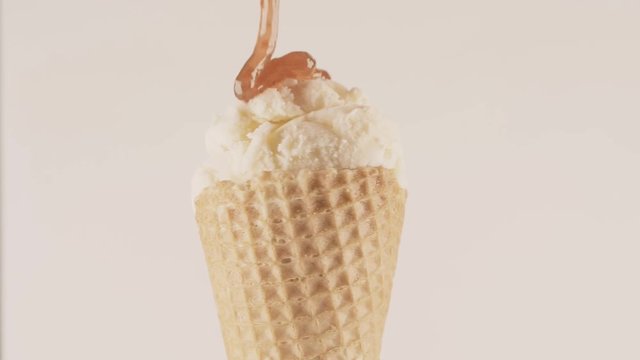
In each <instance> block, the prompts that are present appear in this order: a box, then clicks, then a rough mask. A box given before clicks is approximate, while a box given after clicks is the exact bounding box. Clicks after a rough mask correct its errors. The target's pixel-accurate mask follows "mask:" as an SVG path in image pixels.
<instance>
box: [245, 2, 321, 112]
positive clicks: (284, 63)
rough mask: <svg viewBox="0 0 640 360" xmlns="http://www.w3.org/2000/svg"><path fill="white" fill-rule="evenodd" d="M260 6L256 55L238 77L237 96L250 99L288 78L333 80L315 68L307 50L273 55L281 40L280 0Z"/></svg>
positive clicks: (263, 3)
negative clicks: (276, 56)
mask: <svg viewBox="0 0 640 360" xmlns="http://www.w3.org/2000/svg"><path fill="white" fill-rule="evenodd" d="M260 5H261V7H262V12H261V14H260V32H259V33H258V40H257V42H256V46H255V48H254V49H253V54H251V57H250V58H249V60H247V62H246V64H245V65H244V67H243V68H242V70H240V73H239V74H238V77H237V78H236V83H235V94H236V97H237V98H238V99H240V100H243V101H249V100H251V99H252V98H254V97H255V96H257V95H259V94H260V93H262V92H263V91H264V90H266V89H269V88H272V87H277V86H278V85H280V83H282V82H283V81H284V80H287V79H297V80H309V79H314V78H323V79H330V78H331V76H330V75H329V73H327V72H326V71H324V70H320V69H318V68H316V61H315V59H314V58H313V57H312V56H311V54H309V53H307V52H304V51H294V52H291V53H288V54H287V55H284V56H282V57H279V58H275V59H273V58H272V57H273V52H274V50H275V48H276V42H277V41H278V15H279V14H278V13H279V6H280V0H260Z"/></svg>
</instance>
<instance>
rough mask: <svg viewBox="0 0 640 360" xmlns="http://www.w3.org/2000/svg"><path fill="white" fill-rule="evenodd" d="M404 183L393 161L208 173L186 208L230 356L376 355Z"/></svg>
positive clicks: (356, 359)
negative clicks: (192, 210)
mask: <svg viewBox="0 0 640 360" xmlns="http://www.w3.org/2000/svg"><path fill="white" fill-rule="evenodd" d="M405 199H406V191H405V190H404V189H403V188H402V187H401V186H400V184H399V183H398V180H397V176H396V174H395V172H394V171H393V170H388V169H384V168H381V167H378V168H359V169H355V170H336V169H329V170H300V171H272V172H265V173H263V174H262V175H261V176H259V177H257V178H255V179H253V180H250V181H248V182H246V183H243V184H237V183H234V182H231V181H220V182H217V183H215V184H213V185H211V186H209V187H208V188H206V189H205V190H204V191H202V192H201V193H200V195H199V196H198V197H197V199H196V217H197V221H198V224H199V228H200V237H201V240H202V245H203V248H204V251H205V255H206V259H207V264H208V267H209V273H210V277H211V282H212V286H213V289H214V293H215V298H216V302H217V305H218V314H219V318H220V322H221V325H222V332H223V336H224V341H225V347H226V351H227V356H228V358H229V359H230V360H248V359H255V360H266V359H271V360H280V359H284V360H294V359H309V360H311V359H317V360H321V359H345V360H360V359H362V360H378V359H379V358H380V349H381V341H382V335H383V331H384V324H385V319H386V316H387V310H388V306H389V300H390V294H391V288H392V282H393V276H394V272H395V268H396V259H397V254H398V245H399V241H400V236H401V232H402V225H403V219H404V205H405Z"/></svg>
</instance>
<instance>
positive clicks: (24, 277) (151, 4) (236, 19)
mask: <svg viewBox="0 0 640 360" xmlns="http://www.w3.org/2000/svg"><path fill="white" fill-rule="evenodd" d="M3 2H4V4H3V7H4V8H3V11H2V17H3V18H2V20H3V39H2V46H3V49H2V50H3V55H2V56H3V58H2V62H3V73H2V80H3V83H2V84H3V107H2V118H3V128H2V146H3V148H2V150H3V151H2V163H3V178H2V186H3V198H2V205H3V224H4V226H3V241H4V244H3V247H4V249H3V271H2V280H3V285H4V291H3V298H2V300H3V340H4V346H3V348H2V351H3V359H5V360H41V359H61V360H62V359H64V360H85V359H91V360H113V359H154V360H165V359H166V360H170V359H192V360H196V359H203V360H204V359H223V358H224V355H223V354H224V353H223V347H222V340H221V337H220V333H219V329H218V325H217V319H216V313H215V308H214V306H213V299H212V295H211V291H210V290H209V284H208V279H207V272H206V270H205V264H204V260H203V256H202V254H201V249H200V245H199V242H198V237H197V234H196V227H195V224H194V221H193V216H192V213H191V206H190V198H189V191H190V189H189V186H190V177H191V174H192V171H193V170H194V169H195V167H196V166H197V165H198V164H199V163H200V161H201V160H203V159H204V155H205V151H204V144H203V136H204V131H205V129H206V128H207V126H208V123H209V121H210V119H211V118H212V114H213V113H214V112H222V111H224V109H225V108H226V107H227V106H228V105H229V104H230V103H231V102H232V101H233V96H232V81H233V77H234V76H235V74H236V72H237V71H238V70H239V67H240V65H242V63H243V62H244V60H245V59H246V57H247V56H248V54H249V51H250V49H251V46H252V41H253V40H254V37H255V32H256V28H257V24H256V21H257V15H258V12H257V3H258V1H257V0H242V1H238V0H226V1H221V0H218V1H216V0H185V1H175V0H173V1H169V0H108V1H107V0H55V1H52V0H4V1H3ZM282 17H283V21H282V36H281V42H280V46H279V52H280V53H283V52H284V51H290V50H298V49H307V50H309V51H311V52H312V53H313V54H315V56H316V57H317V59H318V61H319V64H320V65H321V67H323V68H327V69H329V70H330V71H331V72H332V74H333V75H334V78H335V79H338V80H340V81H341V82H343V83H345V84H347V85H357V86H359V87H361V88H363V89H364V90H365V92H366V93H367V94H368V95H369V97H370V98H371V99H372V100H373V101H374V102H375V103H376V104H378V106H379V107H380V108H381V109H382V111H383V112H385V113H386V114H388V115H389V116H390V117H392V118H394V119H395V120H397V122H398V124H399V126H400V128H401V130H402V134H403V136H404V140H405V145H406V153H407V160H408V164H409V176H410V182H411V193H410V202H409V206H408V216H407V221H406V231H405V236H404V240H403V244H402V250H401V257H400V265H399V269H398V274H397V282H396V287H395V293H394V299H393V304H392V309H391V313H390V316H389V320H388V327H387V332H386V338H385V348H384V353H383V359H384V360H395V359H418V360H422V359H427V360H428V359H434V360H484V359H486V360H513V359H518V360H540V359H545V360H567V359H581V360H600V359H616V360H637V359H639V358H640V342H639V339H640V306H638V304H640V279H639V278H640V261H639V260H638V259H639V258H640V186H639V185H638V184H640V125H639V124H640V66H639V65H638V64H640V41H639V38H638V37H639V36H640V2H638V1H637V0H627V1H624V0H573V1H570V0H553V1H551V0H540V1H511V0H502V1H499V0H486V1H474V0H454V1H417V0H411V1H409V0H404V1H372V0H349V1H345V0H323V1H311V0H297V1H293V0H283V14H282Z"/></svg>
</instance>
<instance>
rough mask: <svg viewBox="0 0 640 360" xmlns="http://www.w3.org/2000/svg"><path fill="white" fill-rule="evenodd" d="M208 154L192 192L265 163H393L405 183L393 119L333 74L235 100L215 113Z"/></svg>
mask: <svg viewBox="0 0 640 360" xmlns="http://www.w3.org/2000/svg"><path fill="white" fill-rule="evenodd" d="M206 145H207V151H208V153H209V159H208V160H207V162H206V163H205V164H204V165H203V166H202V167H201V168H200V169H199V170H198V171H197V173H196V176H195V177H194V183H193V192H194V197H195V196H197V195H199V194H200V192H201V191H202V190H203V189H204V188H206V187H208V186H209V185H211V184H213V183H214V182H216V181H220V180H231V181H234V182H238V183H242V182H245V181H247V180H249V179H251V178H252V177H254V176H257V175H259V174H260V173H262V172H264V171H273V170H300V169H322V168H338V169H345V168H346V169H354V168H358V167H366V166H371V167H378V166H382V167H385V168H388V169H395V170H396V173H397V175H398V180H399V181H400V184H401V185H403V186H405V178H404V171H403V160H402V150H401V147H400V143H399V141H398V138H397V137H396V132H395V129H394V126H393V124H392V123H390V122H389V121H387V120H385V119H384V118H383V117H381V116H380V115H379V114H378V112H377V111H376V110H375V109H373V108H372V107H371V106H370V105H369V104H368V102H367V100H366V99H365V98H364V97H363V96H362V94H361V92H360V91H359V90H358V89H352V90H348V89H346V88H344V87H343V86H342V85H340V84H338V83H336V82H333V81H329V80H321V79H318V80H311V81H301V82H298V81H294V80H292V81H288V82H287V83H286V84H285V85H284V86H282V87H280V88H278V89H269V90H266V91H265V92H263V93H262V94H260V95H258V96H257V97H255V98H254V99H252V100H251V101H249V102H247V103H245V102H238V104H237V105H236V106H235V107H234V108H233V109H231V111H230V112H229V113H228V114H227V115H226V116H223V117H219V118H217V119H216V120H215V121H214V124H213V126H212V127H211V128H210V129H209V131H208V133H207V138H206Z"/></svg>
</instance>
